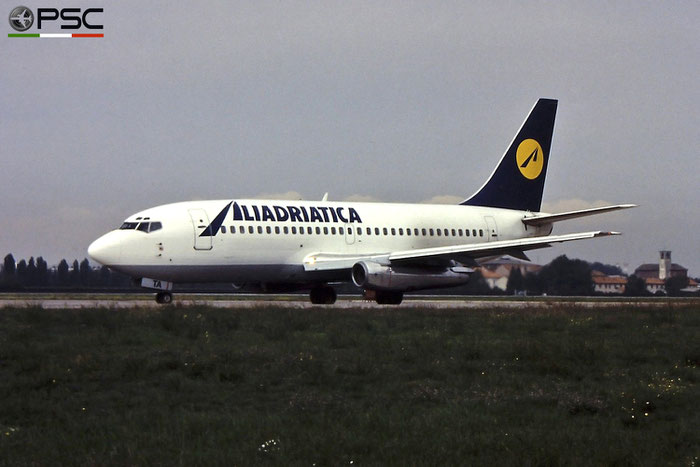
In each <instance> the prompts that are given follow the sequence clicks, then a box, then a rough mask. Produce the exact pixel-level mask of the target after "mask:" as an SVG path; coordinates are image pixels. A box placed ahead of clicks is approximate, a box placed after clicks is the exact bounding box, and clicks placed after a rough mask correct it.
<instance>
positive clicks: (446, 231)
mask: <svg viewBox="0 0 700 467" xmlns="http://www.w3.org/2000/svg"><path fill="white" fill-rule="evenodd" d="M449 236H450V231H449V230H448V229H445V237H449Z"/></svg>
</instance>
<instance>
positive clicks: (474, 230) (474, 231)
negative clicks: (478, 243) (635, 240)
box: [472, 229, 476, 237]
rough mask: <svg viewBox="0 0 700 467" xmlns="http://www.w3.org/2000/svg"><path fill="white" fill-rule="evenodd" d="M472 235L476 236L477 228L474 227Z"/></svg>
mask: <svg viewBox="0 0 700 467" xmlns="http://www.w3.org/2000/svg"><path fill="white" fill-rule="evenodd" d="M472 237H476V229H472Z"/></svg>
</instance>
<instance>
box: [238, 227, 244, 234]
mask: <svg viewBox="0 0 700 467" xmlns="http://www.w3.org/2000/svg"><path fill="white" fill-rule="evenodd" d="M238 231H239V232H240V233H242V234H243V233H245V227H243V226H240V227H238Z"/></svg>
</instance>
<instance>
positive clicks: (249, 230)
mask: <svg viewBox="0 0 700 467" xmlns="http://www.w3.org/2000/svg"><path fill="white" fill-rule="evenodd" d="M248 233H251V234H252V233H255V230H253V226H252V225H250V226H248Z"/></svg>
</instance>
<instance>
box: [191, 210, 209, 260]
mask: <svg viewBox="0 0 700 467" xmlns="http://www.w3.org/2000/svg"><path fill="white" fill-rule="evenodd" d="M188 212H189V213H190V219H192V228H193V229H194V249H195V250H211V249H212V236H211V235H207V236H206V237H202V236H201V235H202V232H204V230H205V229H206V228H207V227H208V226H209V216H207V212H206V211H205V210H204V209H188Z"/></svg>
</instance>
